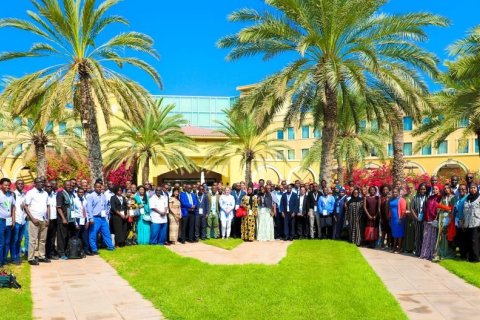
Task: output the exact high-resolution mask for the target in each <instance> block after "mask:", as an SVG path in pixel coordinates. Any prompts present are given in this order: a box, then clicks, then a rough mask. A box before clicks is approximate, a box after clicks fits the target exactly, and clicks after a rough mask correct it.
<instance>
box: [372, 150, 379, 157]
mask: <svg viewBox="0 0 480 320" xmlns="http://www.w3.org/2000/svg"><path fill="white" fill-rule="evenodd" d="M370 156H371V157H378V152H377V149H375V148H372V150H370Z"/></svg>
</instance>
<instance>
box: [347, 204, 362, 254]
mask: <svg viewBox="0 0 480 320" xmlns="http://www.w3.org/2000/svg"><path fill="white" fill-rule="evenodd" d="M362 207H363V202H362V201H361V200H357V201H352V200H350V201H349V202H348V207H347V219H348V235H349V240H350V242H352V243H355V244H356V245H357V246H360V244H361V243H362V231H361V229H360V220H361V219H362Z"/></svg>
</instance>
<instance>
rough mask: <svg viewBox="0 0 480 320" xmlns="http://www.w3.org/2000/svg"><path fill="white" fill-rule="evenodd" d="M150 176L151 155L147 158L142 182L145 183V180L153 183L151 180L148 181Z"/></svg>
mask: <svg viewBox="0 0 480 320" xmlns="http://www.w3.org/2000/svg"><path fill="white" fill-rule="evenodd" d="M149 176H150V157H147V159H145V163H144V164H143V170H142V183H145V182H150V183H151V181H148V177H149Z"/></svg>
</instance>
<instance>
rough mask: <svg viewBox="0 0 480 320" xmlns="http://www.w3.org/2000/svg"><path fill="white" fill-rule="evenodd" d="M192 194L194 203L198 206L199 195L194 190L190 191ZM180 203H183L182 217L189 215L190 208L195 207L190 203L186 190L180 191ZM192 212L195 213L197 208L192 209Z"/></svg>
mask: <svg viewBox="0 0 480 320" xmlns="http://www.w3.org/2000/svg"><path fill="white" fill-rule="evenodd" d="M190 194H191V196H192V203H193V205H194V206H195V207H197V206H198V200H197V196H196V195H195V194H194V193H193V192H192V193H190ZM180 204H181V207H182V217H188V212H189V211H190V209H193V208H192V205H191V204H190V202H189V201H188V196H187V193H186V192H182V193H180ZM190 212H191V213H195V210H193V211H190Z"/></svg>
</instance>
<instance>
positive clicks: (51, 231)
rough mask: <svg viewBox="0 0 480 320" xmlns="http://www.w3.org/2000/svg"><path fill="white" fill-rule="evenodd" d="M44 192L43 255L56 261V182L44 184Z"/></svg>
mask: <svg viewBox="0 0 480 320" xmlns="http://www.w3.org/2000/svg"><path fill="white" fill-rule="evenodd" d="M45 191H46V192H47V193H48V204H47V208H48V217H49V222H48V229H47V243H46V245H45V254H46V256H47V258H48V259H52V260H58V252H57V248H56V246H55V240H56V239H57V181H55V180H53V181H50V182H47V183H46V184H45Z"/></svg>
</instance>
